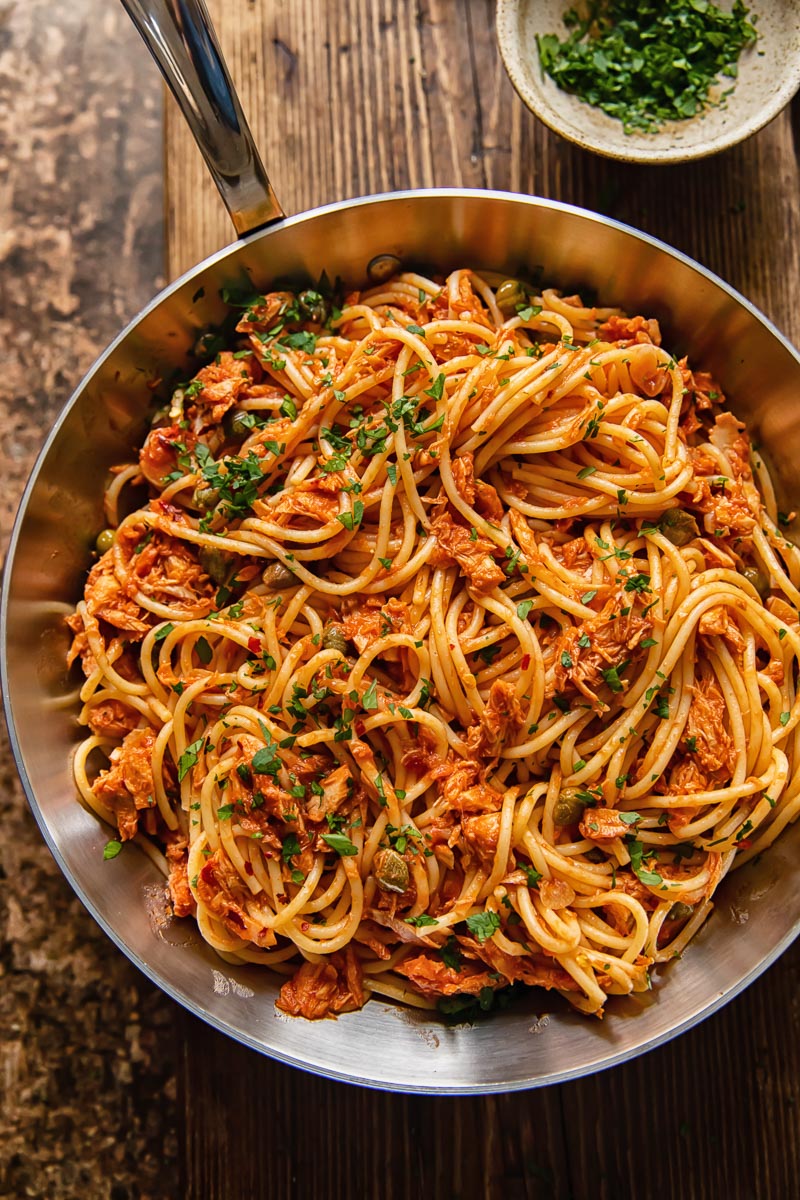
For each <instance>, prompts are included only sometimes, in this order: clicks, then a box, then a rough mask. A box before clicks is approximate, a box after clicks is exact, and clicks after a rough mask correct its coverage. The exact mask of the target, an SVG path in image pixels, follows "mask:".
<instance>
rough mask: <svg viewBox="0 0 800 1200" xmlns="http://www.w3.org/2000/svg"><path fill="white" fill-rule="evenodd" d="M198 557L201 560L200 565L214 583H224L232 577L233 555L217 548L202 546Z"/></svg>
mask: <svg viewBox="0 0 800 1200" xmlns="http://www.w3.org/2000/svg"><path fill="white" fill-rule="evenodd" d="M197 557H198V558H199V559H200V565H201V567H202V568H203V570H204V571H205V573H206V575H208V577H209V579H211V580H213V582H214V583H224V582H225V580H226V579H227V578H228V576H229V575H230V573H231V565H232V563H233V561H234V556H233V555H232V554H226V553H225V551H224V550H218V549H217V547H216V546H201V547H200V553H199V554H198V556H197Z"/></svg>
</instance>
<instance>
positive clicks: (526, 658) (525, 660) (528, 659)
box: [519, 654, 531, 671]
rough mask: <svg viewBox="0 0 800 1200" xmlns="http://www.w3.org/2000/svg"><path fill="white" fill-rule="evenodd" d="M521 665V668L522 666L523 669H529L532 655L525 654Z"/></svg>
mask: <svg viewBox="0 0 800 1200" xmlns="http://www.w3.org/2000/svg"><path fill="white" fill-rule="evenodd" d="M519 665H520V668H521V669H522V670H523V671H527V669H528V667H529V666H530V665H531V656H530V654H523V656H522V661H521V662H520V664H519Z"/></svg>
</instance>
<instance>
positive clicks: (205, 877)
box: [200, 863, 217, 884]
mask: <svg viewBox="0 0 800 1200" xmlns="http://www.w3.org/2000/svg"><path fill="white" fill-rule="evenodd" d="M200 878H201V879H202V881H203V883H211V884H214V883H216V882H217V877H216V875H215V874H214V864H213V863H206V865H205V866H204V867H203V869H202V870H201V872H200Z"/></svg>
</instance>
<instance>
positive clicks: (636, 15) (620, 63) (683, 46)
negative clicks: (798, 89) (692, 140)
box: [537, 0, 757, 133]
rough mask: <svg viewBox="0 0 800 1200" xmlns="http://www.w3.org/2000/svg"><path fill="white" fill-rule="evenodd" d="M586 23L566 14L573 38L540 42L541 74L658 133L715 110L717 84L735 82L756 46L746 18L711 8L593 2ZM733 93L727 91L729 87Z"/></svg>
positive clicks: (631, 127) (705, 2) (645, 0)
mask: <svg viewBox="0 0 800 1200" xmlns="http://www.w3.org/2000/svg"><path fill="white" fill-rule="evenodd" d="M587 7H588V13H587V15H586V19H585V20H581V17H580V16H579V15H578V13H577V12H576V11H575V9H574V8H570V9H569V10H568V11H567V12H566V13H565V14H564V24H565V25H566V26H567V29H568V30H570V31H571V32H570V33H569V35H568V36H567V37H566V38H565V40H564V41H563V42H562V41H560V39H559V38H558V36H557V35H556V34H553V33H550V34H544V35H540V36H539V37H537V43H538V48H539V59H540V62H541V65H542V69H543V70H544V71H545V72H546V73H547V74H548V75H549V76H550V78H551V79H552V80H553V81H554V82H555V83H556V84H557V85H558V86H559V87H560V88H562V89H563V90H564V91H566V92H572V93H574V94H575V95H577V96H579V97H580V99H581V100H583V101H585V102H586V103H587V104H591V105H592V106H593V107H595V108H599V109H601V110H602V111H603V112H604V113H607V114H608V116H610V117H614V118H615V119H617V120H619V121H621V122H622V126H623V129H624V130H625V132H626V133H633V132H634V131H637V132H643V133H655V132H656V131H657V130H658V129H660V128H661V126H662V125H663V124H664V122H666V121H680V120H685V119H687V118H689V117H693V116H695V115H696V114H697V113H700V112H702V111H703V110H704V109H705V108H707V107H709V106H710V105H712V104H715V105H717V104H719V103H721V102H724V98H725V96H726V95H727V92H723V93H722V96H721V97H720V99H719V100H712V99H711V98H710V94H711V89H712V88H713V87H714V85H715V84H717V83H718V78H719V76H722V77H723V78H728V79H731V80H733V79H735V78H736V75H737V70H738V67H737V64H738V59H739V55H740V54H741V52H742V50H744V49H745V48H746V47H749V46H752V45H753V44H754V42H755V41H756V36H757V34H756V30H755V28H754V26H753V25H752V24H751V23H750V21H748V20H747V17H748V13H749V10H748V9H747V7H746V6H745V4H744V3H743V2H742V0H734V3H733V5H732V6H731V7H730V10H729V11H725V10H724V9H723V8H722V7H721V6H719V5H717V4H714V3H712V2H711V0H670V3H669V4H665V3H664V0H593V2H592V3H590V4H589V5H588V6H587ZM731 86H732V85H731Z"/></svg>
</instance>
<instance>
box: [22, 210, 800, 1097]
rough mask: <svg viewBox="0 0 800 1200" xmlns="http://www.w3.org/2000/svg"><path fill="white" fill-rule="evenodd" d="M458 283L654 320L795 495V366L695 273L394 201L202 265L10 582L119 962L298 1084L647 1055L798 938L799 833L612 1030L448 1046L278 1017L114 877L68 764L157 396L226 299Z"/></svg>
mask: <svg viewBox="0 0 800 1200" xmlns="http://www.w3.org/2000/svg"><path fill="white" fill-rule="evenodd" d="M379 255H394V256H396V257H397V258H398V259H399V260H400V261H401V262H402V264H403V266H404V267H409V266H412V265H414V266H420V267H422V268H424V269H426V270H427V271H429V272H431V271H436V272H438V273H444V272H446V271H447V270H449V269H452V268H454V267H456V266H465V265H468V266H473V267H476V268H482V269H486V270H492V271H498V272H502V273H504V274H509V275H513V274H517V273H519V272H520V271H525V273H526V274H528V275H530V274H531V273H535V274H536V275H538V276H540V277H541V279H542V280H543V281H545V282H546V283H548V284H553V285H554V286H557V287H559V288H561V289H562V290H564V291H567V292H572V291H583V292H584V293H586V292H587V291H588V290H590V291H591V293H592V294H593V295H596V296H597V298H598V299H599V300H600V301H601V302H602V303H603V304H618V305H620V306H621V307H623V308H624V309H626V310H627V311H629V312H631V313H640V312H641V313H643V314H645V315H647V316H656V317H658V318H659V320H660V321H661V322H662V328H663V330H664V334H665V338H664V342H665V345H666V346H667V347H668V348H669V349H670V350H671V351H672V352H673V353H675V354H676V355H677V356H682V355H683V354H686V353H688V354H689V355H690V359H691V361H692V362H693V364H695V365H699V366H702V367H703V368H705V369H707V370H710V371H711V372H712V373H713V374H714V375H715V377H716V378H717V379H719V381H720V383H721V384H722V387H723V388H724V390H725V392H726V394H727V395H728V397H729V399H730V403H731V407H732V408H733V410H734V411H735V412H736V413H737V415H738V416H740V417H741V418H742V419H743V420H745V421H746V422H747V423H748V426H749V428H750V430H751V432H752V434H753V436H754V440H755V441H757V442H758V443H759V444H760V446H761V448H762V450H763V452H765V453H766V455H767V457H768V458H769V460H770V464H771V466H772V469H773V471H774V475H775V478H776V479H777V482H778V489H779V494H780V497H781V504H780V506H781V507H782V508H784V509H786V510H787V511H789V510H791V507H792V505H791V497H793V496H794V497H797V496H798V495H800V480H799V479H798V469H799V465H800V405H798V403H797V397H798V395H800V360H799V359H798V356H797V354H796V352H795V351H794V350H793V349H792V348H791V346H790V345H789V344H788V343H787V342H786V341H785V340H784V339H783V338H782V337H781V336H780V334H778V333H777V331H776V330H775V329H774V328H772V327H771V326H770V325H769V323H768V322H766V321H765V319H764V318H763V317H761V316H760V315H759V314H758V313H757V312H756V311H755V310H754V309H753V308H752V307H751V306H750V305H749V304H747V302H746V301H744V300H743V299H742V298H741V297H739V296H737V295H736V293H734V292H733V291H732V290H731V289H729V288H727V287H726V286H725V285H724V284H722V283H721V282H720V281H719V280H717V279H715V278H714V277H713V276H712V275H710V274H709V273H707V272H705V271H703V270H702V269H701V268H698V267H697V266H696V265H695V264H693V263H691V262H690V261H689V260H688V259H686V258H683V257H682V256H680V255H678V254H677V253H676V252H674V251H670V250H669V249H668V248H667V247H664V246H663V245H661V244H660V243H658V242H656V241H654V240H652V239H649V238H646V237H644V236H642V235H639V234H636V233H635V232H634V231H632V230H628V229H626V228H625V227H623V226H620V225H618V224H616V223H614V222H611V221H608V220H606V219H604V218H601V217H597V216H594V215H592V214H589V213H585V212H582V211H581V210H577V209H570V208H567V207H565V206H563V205H558V204H555V203H552V202H547V201H541V200H532V199H529V198H525V197H519V196H510V195H506V194H502V193H495V194H493V193H487V192H464V191H441V192H427V193H399V194H394V195H391V196H388V197H374V198H370V199H366V200H359V201H352V202H347V203H344V204H340V205H333V206H330V207H328V208H325V209H320V210H317V211H316V212H314V213H310V214H306V215H304V216H301V217H295V218H289V219H288V220H286V221H283V222H281V223H280V224H279V225H277V226H274V227H272V228H271V229H269V230H267V231H265V232H262V233H260V234H257V235H254V236H253V237H251V238H249V239H247V240H246V241H244V242H240V243H237V244H236V245H234V246H233V247H231V248H229V249H228V250H226V251H222V252H220V253H219V254H217V255H215V256H213V257H212V258H210V259H208V260H206V262H205V263H203V264H201V265H200V266H199V267H197V268H196V269H195V270H194V271H192V272H190V273H189V274H188V275H186V276H184V277H183V278H182V279H180V280H178V281H177V283H175V284H173V285H172V286H171V287H170V288H168V289H167V290H166V291H165V292H164V293H162V295H161V296H160V297H157V298H156V300H155V301H154V302H153V303H152V304H151V305H150V307H149V308H147V309H146V310H145V311H144V312H143V313H142V314H141V315H140V317H139V318H137V320H136V321H135V322H133V323H132V325H131V326H129V328H128V329H127V330H126V331H124V332H123V333H122V334H121V335H120V337H119V338H118V339H117V340H116V341H115V342H114V343H113V344H112V346H111V347H109V349H108V350H107V351H106V353H105V354H104V355H103V356H102V357H101V358H100V359H99V360H98V362H97V363H96V364H95V366H94V367H93V369H92V370H91V371H90V373H89V375H88V376H87V377H86V379H85V380H84V381H83V383H82V384H81V386H80V387H79V388H78V390H77V392H76V393H75V395H74V397H73V398H72V400H71V401H70V403H69V405H67V407H66V408H65V410H64V412H63V413H62V415H61V417H60V419H59V421H58V423H57V425H56V427H55V428H54V430H53V432H52V433H51V435H50V437H49V439H48V441H47V443H46V445H45V448H44V450H43V451H42V455H41V456H40V459H39V461H38V464H37V466H36V469H35V471H34V474H33V476H32V477H31V481H30V483H29V485H28V488H27V490H26V493H25V497H24V499H23V503H22V506H21V508H20V513H19V516H18V518H17V523H16V526H15V530H14V534H13V538H12V545H11V549H10V551H9V558H8V563H7V566H6V572H5V584H4V595H3V628H4V645H3V692H4V701H5V705H6V713H7V716H8V721H9V727H10V730H11V735H12V743H13V745H14V750H15V754H16V757H17V762H18V765H19V768H20V771H21V774H22V778H23V782H24V784H25V788H26V791H27V794H28V797H29V800H30V802H31V805H32V807H33V811H34V813H35V815H36V817H37V820H38V821H39V823H40V825H41V828H42V831H43V833H44V835H45V838H46V839H47V841H48V844H49V845H50V848H51V849H52V851H53V852H54V854H55V856H56V858H57V860H58V861H59V863H60V865H61V867H62V869H63V870H64V872H65V873H66V875H67V876H68V878H69V879H70V881H71V883H72V885H73V887H74V888H75V889H76V891H77V892H78V894H79V895H80V896H81V898H82V899H83V901H84V903H85V904H86V905H87V906H88V908H89V909H90V911H91V912H92V913H93V915H94V916H95V917H96V919H97V920H98V921H99V922H100V924H101V925H103V927H104V928H105V929H106V931H107V932H108V933H109V934H110V935H111V936H112V937H113V938H114V940H115V941H116V942H117V944H118V945H119V946H120V948H121V949H123V950H124V951H125V953H126V954H128V955H129V957H130V958H131V959H132V960H133V961H134V962H135V963H137V965H138V966H140V967H141V969H142V970H144V971H145V972H146V973H147V974H148V975H149V976H150V977H151V978H152V979H153V980H154V981H155V982H156V983H157V984H159V986H161V987H162V988H164V989H165V990H166V991H168V992H169V993H170V994H172V995H173V996H174V997H175V998H176V999H178V1000H179V1001H181V1002H182V1003H184V1004H185V1005H186V1006H187V1007H189V1008H190V1009H191V1010H192V1011H194V1012H195V1013H197V1014H198V1015H200V1016H201V1017H203V1018H205V1019H206V1020H208V1021H210V1022H211V1023H213V1024H214V1025H216V1026H218V1027H219V1028H221V1029H223V1030H225V1031H226V1032H228V1033H230V1034H231V1035H233V1036H234V1037H237V1038H238V1039H240V1040H241V1041H243V1042H245V1043H247V1044H249V1045H251V1046H253V1047H254V1048H256V1049H258V1050H260V1051H262V1052H264V1053H267V1054H270V1055H273V1056H275V1057H277V1058H279V1059H281V1060H283V1061H285V1062H289V1063H293V1064H296V1065H299V1066H303V1067H306V1068H308V1069H310V1070H313V1071H317V1072H320V1073H324V1074H327V1075H331V1076H334V1077H337V1078H340V1079H345V1080H351V1081H354V1082H359V1083H365V1084H369V1085H372V1086H376V1087H382V1088H395V1089H401V1090H412V1089H413V1090H417V1091H431V1092H477V1091H499V1090H507V1089H513V1088H523V1087H531V1086H537V1085H541V1084H545V1083H550V1082H555V1081H557V1080H561V1079H565V1078H569V1077H571V1076H575V1075H579V1074H584V1073H587V1072H589V1071H593V1070H598V1069H600V1068H601V1067H604V1066H608V1065H611V1064H612V1063H614V1062H617V1061H621V1060H623V1059H626V1058H629V1057H631V1056H632V1055H634V1054H637V1053H641V1052H642V1051H644V1050H646V1049H649V1048H651V1047H653V1046H655V1045H657V1044H659V1043H661V1042H663V1041H664V1040H666V1039H667V1038H669V1037H671V1036H673V1035H674V1034H676V1033H678V1032H679V1031H680V1030H681V1029H684V1028H686V1027H688V1026H689V1025H691V1024H693V1023H695V1022H696V1021H697V1020H699V1019H701V1018H702V1017H704V1016H707V1015H708V1014H709V1013H710V1012H712V1011H713V1010H714V1009H715V1008H716V1007H718V1006H719V1004H721V1003H722V1002H724V1001H725V1000H726V999H728V998H730V996H732V995H734V994H735V993H736V992H737V991H738V990H740V989H741V988H742V987H744V986H745V985H746V984H747V983H748V982H750V981H751V980H752V979H754V978H755V977H756V976H757V975H758V974H759V972H760V971H762V970H763V969H764V968H765V967H766V966H767V965H768V964H769V963H770V962H771V961H772V960H773V959H774V958H775V957H776V956H777V955H778V954H779V953H780V952H781V950H782V949H783V948H784V947H785V946H786V945H787V944H788V943H789V941H790V940H791V939H792V938H793V937H794V936H795V934H796V932H797V929H798V926H799V925H800V873H798V872H796V871H793V869H792V865H793V861H794V860H796V858H797V856H798V854H800V831H799V830H798V829H797V828H794V829H790V830H788V831H787V832H786V833H785V834H784V835H783V836H782V838H781V839H779V841H778V843H777V844H776V846H775V847H773V848H772V849H771V850H770V851H769V853H768V854H767V855H766V856H765V857H764V858H762V859H761V860H760V861H758V862H757V863H754V864H752V865H749V866H747V867H745V868H744V869H742V870H740V871H738V872H735V873H734V874H733V876H731V877H729V878H728V879H727V880H726V881H725V883H724V884H723V886H722V887H721V889H720V891H719V892H718V901H717V908H716V911H715V913H714V914H713V916H712V918H711V920H710V921H709V922H708V923H707V925H706V926H705V928H704V929H703V930H702V931H701V933H700V934H699V935H698V937H697V938H696V939H695V940H694V941H693V942H692V943H691V945H690V947H689V949H688V951H687V952H686V954H685V956H684V958H683V961H682V962H681V964H680V965H679V967H677V969H675V968H672V967H669V968H667V969H665V970H662V971H661V972H660V973H659V976H658V980H659V982H658V984H657V986H656V988H655V989H654V991H653V992H651V993H648V994H647V995H646V996H645V997H643V998H642V997H637V998H631V999H627V1000H624V1001H619V1002H617V1003H614V1004H613V1005H609V1009H608V1012H607V1015H606V1018H605V1020H604V1021H603V1022H602V1023H601V1022H597V1021H588V1020H586V1019H585V1018H582V1017H579V1016H577V1015H576V1014H574V1013H572V1012H570V1011H565V1010H564V1009H562V1008H561V1007H560V1006H558V1005H557V1004H555V1003H553V1002H552V1000H548V999H547V997H546V996H545V995H544V993H542V994H540V995H533V996H532V998H530V999H528V1000H526V1001H525V1002H524V1003H522V1004H519V1005H516V1006H512V1007H510V1008H509V1009H508V1010H506V1011H504V1012H501V1013H498V1014H497V1015H494V1016H493V1017H492V1019H491V1020H487V1021H484V1022H482V1023H480V1024H478V1025H475V1026H472V1027H467V1026H455V1027H454V1026H446V1025H443V1024H441V1023H440V1022H439V1021H433V1020H431V1019H430V1017H429V1016H428V1015H427V1014H425V1015H421V1014H419V1013H416V1012H411V1011H408V1010H404V1009H400V1008H397V1007H394V1006H390V1005H386V1004H383V1003H381V1002H379V1001H371V1002H370V1003H369V1004H368V1005H367V1006H366V1008H365V1009H363V1010H362V1011H361V1012H358V1013H352V1014H349V1015H347V1016H343V1017H340V1018H338V1019H337V1020H336V1021H322V1022H318V1023H308V1022H305V1021H301V1020H294V1019H290V1018H286V1017H284V1016H283V1015H282V1014H280V1013H279V1012H277V1011H276V1010H275V1008H274V1004H273V1001H274V998H275V996H276V994H277V985H276V982H275V980H274V978H272V977H271V976H269V975H268V974H267V973H265V972H262V971H259V970H258V969H257V968H245V967H242V968H234V967H231V966H230V965H229V964H227V963H224V962H223V961H222V960H220V959H219V958H217V956H216V955H215V954H214V952H213V951H212V950H211V949H210V948H209V947H208V946H206V945H205V943H203V942H202V940H201V939H200V937H199V935H198V934H197V933H196V931H195V930H194V928H193V926H192V925H191V923H190V922H188V921H175V920H173V919H171V918H170V917H169V916H168V914H167V913H166V912H165V909H164V903H163V899H162V894H163V884H162V881H161V877H160V876H159V875H158V873H157V871H156V869H155V867H154V866H153V865H152V864H151V863H150V862H149V860H148V859H147V858H146V857H145V856H144V855H143V854H138V853H137V854H125V855H122V856H120V858H118V859H116V860H114V862H113V863H111V864H104V863H103V861H102V846H103V844H104V842H105V840H106V839H107V836H108V831H107V830H106V829H103V828H101V827H100V825H99V824H98V822H97V821H96V820H95V819H94V818H92V817H91V816H90V815H89V814H88V813H86V812H85V811H84V810H83V809H82V808H81V807H80V805H79V804H77V803H76V800H75V789H74V786H73V783H72V778H71V773H70V767H69V759H70V751H71V749H72V747H73V746H74V745H75V743H76V741H77V740H78V738H79V736H80V734H79V729H78V726H77V723H76V720H75V713H76V694H75V682H74V680H70V679H69V678H68V677H67V675H66V672H65V667H64V655H65V651H66V646H67V632H66V630H65V628H64V625H63V616H64V615H65V614H66V613H67V612H68V611H70V609H71V608H72V606H73V604H74V603H75V601H76V599H77V598H78V596H79V595H80V592H81V589H82V585H83V580H84V577H85V572H86V569H87V567H88V565H89V562H90V552H91V547H92V546H93V543H94V538H95V536H96V534H97V531H98V529H100V528H101V527H102V526H103V524H104V523H105V522H104V521H103V517H102V493H103V484H104V480H105V476H106V472H107V470H108V468H109V467H110V466H111V465H112V464H114V463H115V462H118V461H120V460H122V459H124V458H125V457H126V456H127V455H128V454H129V453H130V449H131V447H132V446H134V445H135V444H136V443H137V441H138V440H140V439H141V437H142V436H143V433H144V429H145V427H146V423H147V419H148V416H149V414H150V404H151V391H150V389H149V388H148V383H149V382H152V381H153V380H155V379H162V380H166V379H169V378H172V377H173V376H178V377H181V376H183V377H185V376H186V374H187V372H188V371H189V370H191V369H192V368H193V369H196V367H197V365H198V364H197V362H196V361H195V360H193V358H192V353H193V349H194V347H195V345H196V343H197V341H198V338H199V337H200V335H201V334H202V333H203V332H204V331H206V330H207V329H209V328H210V327H213V326H216V325H218V324H219V323H221V322H222V321H224V319H225V317H226V314H227V313H228V309H227V307H226V305H225V304H224V303H223V301H222V299H221V291H222V289H223V288H232V287H234V288H235V287H245V288H247V289H248V290H252V289H263V288H265V287H267V286H268V285H270V284H271V283H272V282H273V281H275V280H277V279H281V278H291V279H295V280H306V281H313V280H316V279H317V278H318V277H319V275H320V272H321V271H322V270H323V269H324V270H326V271H327V273H328V275H329V277H330V278H331V279H334V278H335V277H336V276H340V277H341V278H342V279H343V280H345V281H346V283H347V284H348V285H350V286H352V287H358V286H359V285H361V284H363V283H364V282H365V281H366V275H367V267H368V264H369V263H370V262H371V261H372V260H373V259H375V258H376V257H377V256H379Z"/></svg>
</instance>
